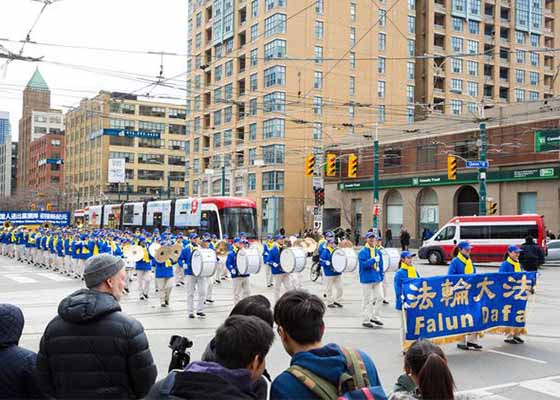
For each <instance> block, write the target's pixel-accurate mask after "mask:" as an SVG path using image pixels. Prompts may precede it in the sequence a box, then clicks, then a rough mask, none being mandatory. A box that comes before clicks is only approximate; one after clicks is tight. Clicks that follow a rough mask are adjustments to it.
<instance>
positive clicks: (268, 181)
mask: <svg viewBox="0 0 560 400" xmlns="http://www.w3.org/2000/svg"><path fill="white" fill-rule="evenodd" d="M262 190H263V191H281V190H284V172H283V171H269V172H263V174H262Z"/></svg>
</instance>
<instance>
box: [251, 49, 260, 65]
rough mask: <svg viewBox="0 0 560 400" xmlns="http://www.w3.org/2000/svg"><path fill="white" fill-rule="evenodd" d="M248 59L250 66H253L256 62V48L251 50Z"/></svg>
mask: <svg viewBox="0 0 560 400" xmlns="http://www.w3.org/2000/svg"><path fill="white" fill-rule="evenodd" d="M249 57H250V59H251V67H254V66H256V65H257V64H258V61H259V60H258V58H257V57H258V49H253V50H251V54H250V56H249Z"/></svg>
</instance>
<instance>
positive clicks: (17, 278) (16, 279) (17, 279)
mask: <svg viewBox="0 0 560 400" xmlns="http://www.w3.org/2000/svg"><path fill="white" fill-rule="evenodd" d="M3 276H4V277H6V278H8V279H11V280H12V281H14V282H17V283H37V282H38V281H36V280H35V279H32V278H27V277H25V276H21V275H3Z"/></svg>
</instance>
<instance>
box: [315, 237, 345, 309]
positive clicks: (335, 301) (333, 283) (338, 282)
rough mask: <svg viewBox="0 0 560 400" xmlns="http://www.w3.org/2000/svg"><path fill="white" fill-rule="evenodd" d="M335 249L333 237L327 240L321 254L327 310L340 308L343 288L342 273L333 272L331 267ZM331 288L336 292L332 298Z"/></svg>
mask: <svg viewBox="0 0 560 400" xmlns="http://www.w3.org/2000/svg"><path fill="white" fill-rule="evenodd" d="M335 249H336V240H335V238H334V235H333V236H331V237H328V238H327V245H326V246H325V248H324V249H323V251H322V252H321V258H320V263H321V268H323V274H324V275H325V278H326V280H327V287H326V295H327V296H326V297H327V307H329V308H336V307H339V308H342V304H340V300H341V299H342V294H343V288H342V273H340V272H337V271H335V270H334V268H333V266H332V253H333V252H334V251H335ZM333 287H334V289H335V290H336V294H335V296H334V297H333Z"/></svg>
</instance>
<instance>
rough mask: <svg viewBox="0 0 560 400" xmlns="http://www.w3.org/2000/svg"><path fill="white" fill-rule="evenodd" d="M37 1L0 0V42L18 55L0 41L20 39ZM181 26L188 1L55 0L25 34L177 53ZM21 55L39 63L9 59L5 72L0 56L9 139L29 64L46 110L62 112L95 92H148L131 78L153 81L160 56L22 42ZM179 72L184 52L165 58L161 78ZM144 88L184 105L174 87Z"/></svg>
mask: <svg viewBox="0 0 560 400" xmlns="http://www.w3.org/2000/svg"><path fill="white" fill-rule="evenodd" d="M42 6H43V4H42V3H41V2H37V1H32V0H0V16H1V23H0V46H4V47H5V48H7V49H9V50H10V51H12V52H15V53H17V52H19V49H20V48H21V44H20V43H10V42H6V41H2V39H10V40H22V39H24V38H25V35H26V34H27V31H28V30H29V29H30V28H31V26H32V25H33V22H34V21H35V19H36V18H37V15H38V14H39V12H40V10H41V8H42ZM186 30H187V0H59V1H57V2H55V3H53V4H51V5H49V6H47V7H46V9H45V11H44V13H43V14H42V15H41V17H40V18H39V20H38V22H37V25H36V26H35V28H34V30H33V32H32V33H31V36H30V37H31V40H32V41H35V42H43V43H51V44H63V45H75V46H88V47H103V48H117V49H128V50H137V51H146V52H147V51H154V52H161V51H166V52H172V53H179V54H183V55H184V54H185V53H186V40H187V39H186V38H187V33H186ZM2 53H3V52H2V51H1V47H0V54H2ZM23 55H24V56H28V57H44V60H45V62H40V63H33V62H23V61H13V62H11V63H10V64H9V66H8V68H7V71H4V70H3V69H2V66H3V65H4V63H5V60H4V59H1V58H0V111H8V112H9V113H10V120H11V123H12V137H13V138H14V140H17V134H18V121H19V119H20V117H21V112H22V109H21V108H22V91H23V89H24V87H25V85H26V84H27V82H28V81H29V79H30V78H31V76H32V75H33V71H34V69H35V68H36V66H39V69H40V71H41V73H42V75H43V77H44V78H45V80H46V82H47V84H48V85H49V87H50V89H51V94H52V98H51V103H52V107H53V108H61V109H63V110H64V111H66V110H67V107H69V106H76V105H78V104H79V101H80V98H83V97H92V96H93V95H95V94H96V93H97V92H98V91H99V90H109V91H121V92H133V91H135V94H141V93H146V92H147V89H142V88H143V87H144V86H147V85H148V83H145V82H142V81H138V80H137V79H138V78H141V77H142V76H144V77H145V78H146V79H148V78H150V79H151V78H154V79H155V77H156V76H157V75H158V74H159V70H160V56H159V55H149V54H123V53H118V52H105V51H92V50H85V49H71V48H62V47H52V46H42V45H41V46H39V45H31V44H27V45H26V47H25V49H24V51H23ZM58 64H65V65H58ZM68 64H72V65H73V67H71V66H69V65H68ZM83 68H87V69H88V70H89V69H95V70H99V69H104V70H112V71H121V72H124V73H125V74H124V75H126V77H127V79H123V78H119V77H115V76H111V75H114V73H113V72H100V71H97V72H95V73H92V72H86V71H83ZM183 72H186V58H185V57H175V56H164V71H163V76H164V77H166V78H170V77H173V76H176V75H180V76H179V77H178V78H177V79H178V80H176V81H173V82H172V83H173V84H174V85H176V86H181V87H184V86H185V84H184V80H185V74H182V73H183ZM119 76H120V75H119ZM181 81H183V82H181ZM140 89H142V90H140ZM149 93H150V94H151V95H152V96H167V97H177V100H174V101H175V102H177V103H184V100H181V99H184V97H185V92H184V91H181V90H175V89H169V88H155V89H154V88H151V89H150V91H149ZM163 101H167V102H169V101H173V100H163Z"/></svg>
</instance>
